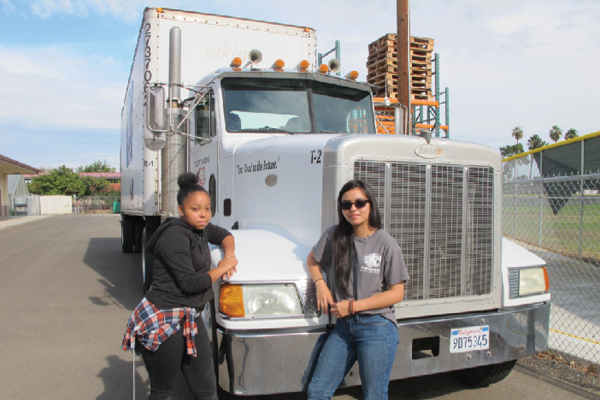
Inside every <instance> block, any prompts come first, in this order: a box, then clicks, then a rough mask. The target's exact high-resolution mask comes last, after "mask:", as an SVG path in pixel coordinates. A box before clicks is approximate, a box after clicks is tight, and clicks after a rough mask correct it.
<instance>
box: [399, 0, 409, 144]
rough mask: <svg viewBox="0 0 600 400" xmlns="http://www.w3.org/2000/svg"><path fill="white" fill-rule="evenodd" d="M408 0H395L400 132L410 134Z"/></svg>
mask: <svg viewBox="0 0 600 400" xmlns="http://www.w3.org/2000/svg"><path fill="white" fill-rule="evenodd" d="M408 2H409V0H397V5H396V10H397V14H398V34H397V35H396V39H397V41H398V89H397V91H396V93H398V106H399V107H400V109H401V110H403V113H402V114H403V115H404V121H403V122H404V123H403V129H402V133H403V134H405V135H410V134H411V132H410V128H409V127H410V112H411V106H410V12H409V4H408Z"/></svg>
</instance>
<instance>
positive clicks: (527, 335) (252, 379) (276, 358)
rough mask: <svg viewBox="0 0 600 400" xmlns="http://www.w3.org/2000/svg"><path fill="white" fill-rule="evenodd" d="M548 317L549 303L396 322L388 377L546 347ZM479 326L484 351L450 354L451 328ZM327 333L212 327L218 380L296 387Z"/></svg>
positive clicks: (253, 389)
mask: <svg viewBox="0 0 600 400" xmlns="http://www.w3.org/2000/svg"><path fill="white" fill-rule="evenodd" d="M549 321H550V303H542V304H535V305H528V306H522V307H518V308H517V307H515V308H511V309H503V310H497V311H493V312H483V313H470V314H459V315H450V316H444V317H434V318H422V319H411V320H400V321H399V322H398V329H399V333H400V344H399V346H398V350H397V352H396V359H395V361H394V366H393V369H392V374H391V379H403V378H410V377H415V376H423V375H430V374H436V373H440V372H447V371H454V370H459V369H465V368H472V367H477V366H481V365H489V364H498V363H502V362H505V361H510V360H516V359H518V358H521V357H525V356H528V355H531V354H535V353H538V352H540V351H544V350H547V349H548V331H549ZM480 325H489V327H490V348H489V349H488V350H479V351H471V352H466V353H450V332H451V330H452V329H454V328H464V327H470V326H480ZM328 332H329V331H327V330H325V329H318V330H312V331H302V332H298V331H287V330H279V331H276V332H275V331H260V332H259V331H255V332H243V333H240V332H236V331H223V330H221V329H217V341H218V343H217V345H218V348H219V366H218V374H219V375H218V376H219V384H220V386H221V387H222V388H224V389H225V390H227V391H229V392H230V393H234V394H238V395H260V394H272V393H287V392H299V391H302V390H303V389H304V388H305V383H306V381H307V379H308V376H309V375H310V373H309V372H307V371H310V367H311V366H313V365H314V360H315V359H316V357H317V355H318V351H319V349H320V345H322V343H323V342H324V340H325V339H326V337H327V333H328ZM311 356H312V357H311ZM355 385H360V378H359V373H358V364H355V365H354V367H353V368H352V369H351V370H350V372H349V373H348V375H347V376H346V377H345V378H344V381H343V382H342V386H355Z"/></svg>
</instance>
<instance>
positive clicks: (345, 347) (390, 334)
mask: <svg viewBox="0 0 600 400" xmlns="http://www.w3.org/2000/svg"><path fill="white" fill-rule="evenodd" d="M398 342H399V338H398V328H397V327H396V324H394V323H393V322H392V321H390V320H388V319H387V318H384V317H382V316H381V315H352V316H349V317H346V318H341V319H338V320H337V323H336V324H335V328H334V329H333V332H331V335H329V337H328V338H327V341H326V342H325V345H324V346H323V350H322V351H321V354H320V355H319V361H318V363H317V366H316V368H315V372H314V374H313V376H312V379H311V381H310V384H309V385H308V400H322V399H331V397H332V396H333V394H334V392H335V390H336V389H337V387H338V386H339V384H340V382H341V381H342V379H343V378H344V376H346V374H347V373H348V372H349V371H350V369H351V368H352V366H353V365H354V362H356V361H357V360H358V369H359V372H360V380H361V381H362V390H363V394H364V400H382V399H387V398H388V385H389V382H390V373H391V371H392V364H393V363H394V357H395V356H396V349H397V348H398Z"/></svg>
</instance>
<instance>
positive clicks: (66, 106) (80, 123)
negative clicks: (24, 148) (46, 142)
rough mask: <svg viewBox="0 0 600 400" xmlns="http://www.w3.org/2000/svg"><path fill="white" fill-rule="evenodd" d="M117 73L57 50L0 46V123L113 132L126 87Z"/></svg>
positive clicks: (100, 61) (97, 60)
mask: <svg viewBox="0 0 600 400" xmlns="http://www.w3.org/2000/svg"><path fill="white" fill-rule="evenodd" d="M119 69H123V68H122V67H121V66H120V65H119V64H118V63H115V61H114V60H112V59H106V58H102V57H99V56H94V55H91V56H84V55H81V54H77V53H75V52H73V51H72V50H70V49H68V48H66V47H63V46H49V47H43V48H36V47H24V46H19V47H12V48H9V47H2V46H0V86H1V87H2V94H3V95H2V96H1V97H0V122H5V123H7V122H11V121H12V122H13V123H14V122H15V121H18V123H19V124H21V125H23V126H29V127H41V126H45V127H48V128H59V127H62V128H79V129H82V130H85V129H115V130H118V129H119V126H120V111H121V107H122V99H123V93H124V91H125V85H126V81H124V79H126V75H125V74H122V73H119Z"/></svg>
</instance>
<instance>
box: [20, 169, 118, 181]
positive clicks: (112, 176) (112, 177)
mask: <svg viewBox="0 0 600 400" xmlns="http://www.w3.org/2000/svg"><path fill="white" fill-rule="evenodd" d="M38 172H39V171H38ZM48 174H49V172H39V173H38V174H35V175H32V174H29V175H23V178H24V179H25V180H26V181H30V180H31V179H33V177H34V176H36V175H48ZM77 174H79V176H91V177H92V178H105V179H106V180H108V181H118V180H120V179H121V173H120V172H77Z"/></svg>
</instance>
